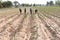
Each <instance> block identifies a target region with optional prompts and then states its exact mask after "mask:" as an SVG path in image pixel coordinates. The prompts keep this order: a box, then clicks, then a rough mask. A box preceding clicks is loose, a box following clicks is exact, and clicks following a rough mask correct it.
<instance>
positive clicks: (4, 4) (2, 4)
mask: <svg viewBox="0 0 60 40" xmlns="http://www.w3.org/2000/svg"><path fill="white" fill-rule="evenodd" d="M55 5H56V6H60V1H59V0H58V1H56V2H55V4H54V2H53V1H50V2H47V4H46V5H42V4H20V3H19V2H18V1H14V2H11V1H4V2H1V1H0V8H6V7H12V6H14V7H18V6H55Z"/></svg>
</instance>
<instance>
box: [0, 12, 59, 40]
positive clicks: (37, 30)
mask: <svg viewBox="0 0 60 40" xmlns="http://www.w3.org/2000/svg"><path fill="white" fill-rule="evenodd" d="M0 40H60V19H59V18H58V17H55V16H52V15H49V16H48V15H47V14H46V15H45V14H44V13H42V12H41V13H36V14H30V13H27V14H24V13H23V14H14V15H10V16H8V17H6V18H1V19H0Z"/></svg>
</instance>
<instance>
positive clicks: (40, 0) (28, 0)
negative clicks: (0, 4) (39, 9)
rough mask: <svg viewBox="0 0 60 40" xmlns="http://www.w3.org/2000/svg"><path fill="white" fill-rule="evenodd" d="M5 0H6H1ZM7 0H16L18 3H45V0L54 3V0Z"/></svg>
mask: <svg viewBox="0 0 60 40" xmlns="http://www.w3.org/2000/svg"><path fill="white" fill-rule="evenodd" d="M2 1H7V0H2ZM8 1H12V2H14V1H18V2H19V3H20V4H22V3H26V4H27V3H28V4H46V2H47V1H53V2H54V3H55V0H8Z"/></svg>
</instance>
